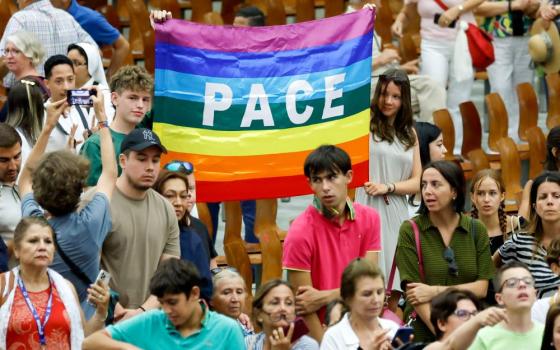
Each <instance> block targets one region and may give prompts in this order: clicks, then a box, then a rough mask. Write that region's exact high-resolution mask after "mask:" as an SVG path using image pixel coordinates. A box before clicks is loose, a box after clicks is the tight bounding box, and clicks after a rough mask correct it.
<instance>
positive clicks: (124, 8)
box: [117, 0, 130, 42]
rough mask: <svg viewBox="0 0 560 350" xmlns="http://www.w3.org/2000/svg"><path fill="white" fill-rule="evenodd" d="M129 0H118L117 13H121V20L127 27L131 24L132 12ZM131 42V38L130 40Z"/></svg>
mask: <svg viewBox="0 0 560 350" xmlns="http://www.w3.org/2000/svg"><path fill="white" fill-rule="evenodd" d="M127 2H128V0H117V14H118V15H119V20H120V21H121V23H122V25H123V26H125V27H128V26H130V13H129V11H128V5H127ZM128 41H129V42H130V38H129V40H128Z"/></svg>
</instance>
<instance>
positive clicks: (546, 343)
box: [541, 305, 560, 350]
mask: <svg viewBox="0 0 560 350" xmlns="http://www.w3.org/2000/svg"><path fill="white" fill-rule="evenodd" d="M559 315H560V306H559V305H552V306H551V307H550V309H548V313H547V314H546V323H545V325H544V333H543V337H542V343H541V350H554V349H555V348H554V344H553V335H554V321H556V319H557V318H558V316H559Z"/></svg>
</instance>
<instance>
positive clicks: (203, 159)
mask: <svg viewBox="0 0 560 350" xmlns="http://www.w3.org/2000/svg"><path fill="white" fill-rule="evenodd" d="M368 142H369V134H366V135H364V136H362V137H359V138H357V139H355V140H352V141H348V142H344V143H341V144H338V145H337V146H338V147H340V148H342V149H344V150H345V151H346V152H347V153H348V154H349V155H350V158H351V159H352V164H358V163H362V162H363V161H365V160H367V159H368V156H369V155H368V153H369V144H368ZM311 151H312V150H306V151H301V152H292V153H278V154H263V155H257V156H227V157H224V156H208V155H199V154H193V153H179V152H169V153H167V154H164V155H162V156H163V157H162V164H166V163H167V162H169V161H171V160H185V161H189V162H191V163H193V165H194V168H195V172H196V180H197V183H198V182H199V181H209V182H212V181H214V182H222V181H236V180H251V179H255V178H276V177H285V176H295V175H302V174H303V163H304V161H305V158H306V157H307V156H308V155H309V153H311ZM241 168H243V170H242V171H241Z"/></svg>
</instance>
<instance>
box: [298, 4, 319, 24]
mask: <svg viewBox="0 0 560 350" xmlns="http://www.w3.org/2000/svg"><path fill="white" fill-rule="evenodd" d="M314 19H315V1H314V0H296V22H298V23H299V22H306V21H312V20H314Z"/></svg>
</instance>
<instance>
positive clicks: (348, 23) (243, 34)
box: [156, 9, 375, 52]
mask: <svg viewBox="0 0 560 350" xmlns="http://www.w3.org/2000/svg"><path fill="white" fill-rule="evenodd" d="M374 11H375V10H373V11H372V10H370V9H363V10H360V11H356V12H353V13H349V14H345V15H340V16H335V17H329V18H324V19H320V20H316V21H310V22H304V23H298V24H287V25H282V26H269V27H233V26H209V25H206V24H199V23H194V22H189V21H184V20H173V19H172V20H169V21H166V22H165V23H163V24H156V40H157V41H159V42H164V43H168V44H173V45H180V46H184V47H191V48H198V49H205V50H216V49H219V51H228V52H269V51H285V50H300V49H304V48H308V47H313V46H321V45H328V44H332V43H337V42H341V41H347V40H351V39H354V38H357V37H360V36H362V35H364V34H366V33H367V32H371V31H372V29H373V18H374V13H375V12H374Z"/></svg>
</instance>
